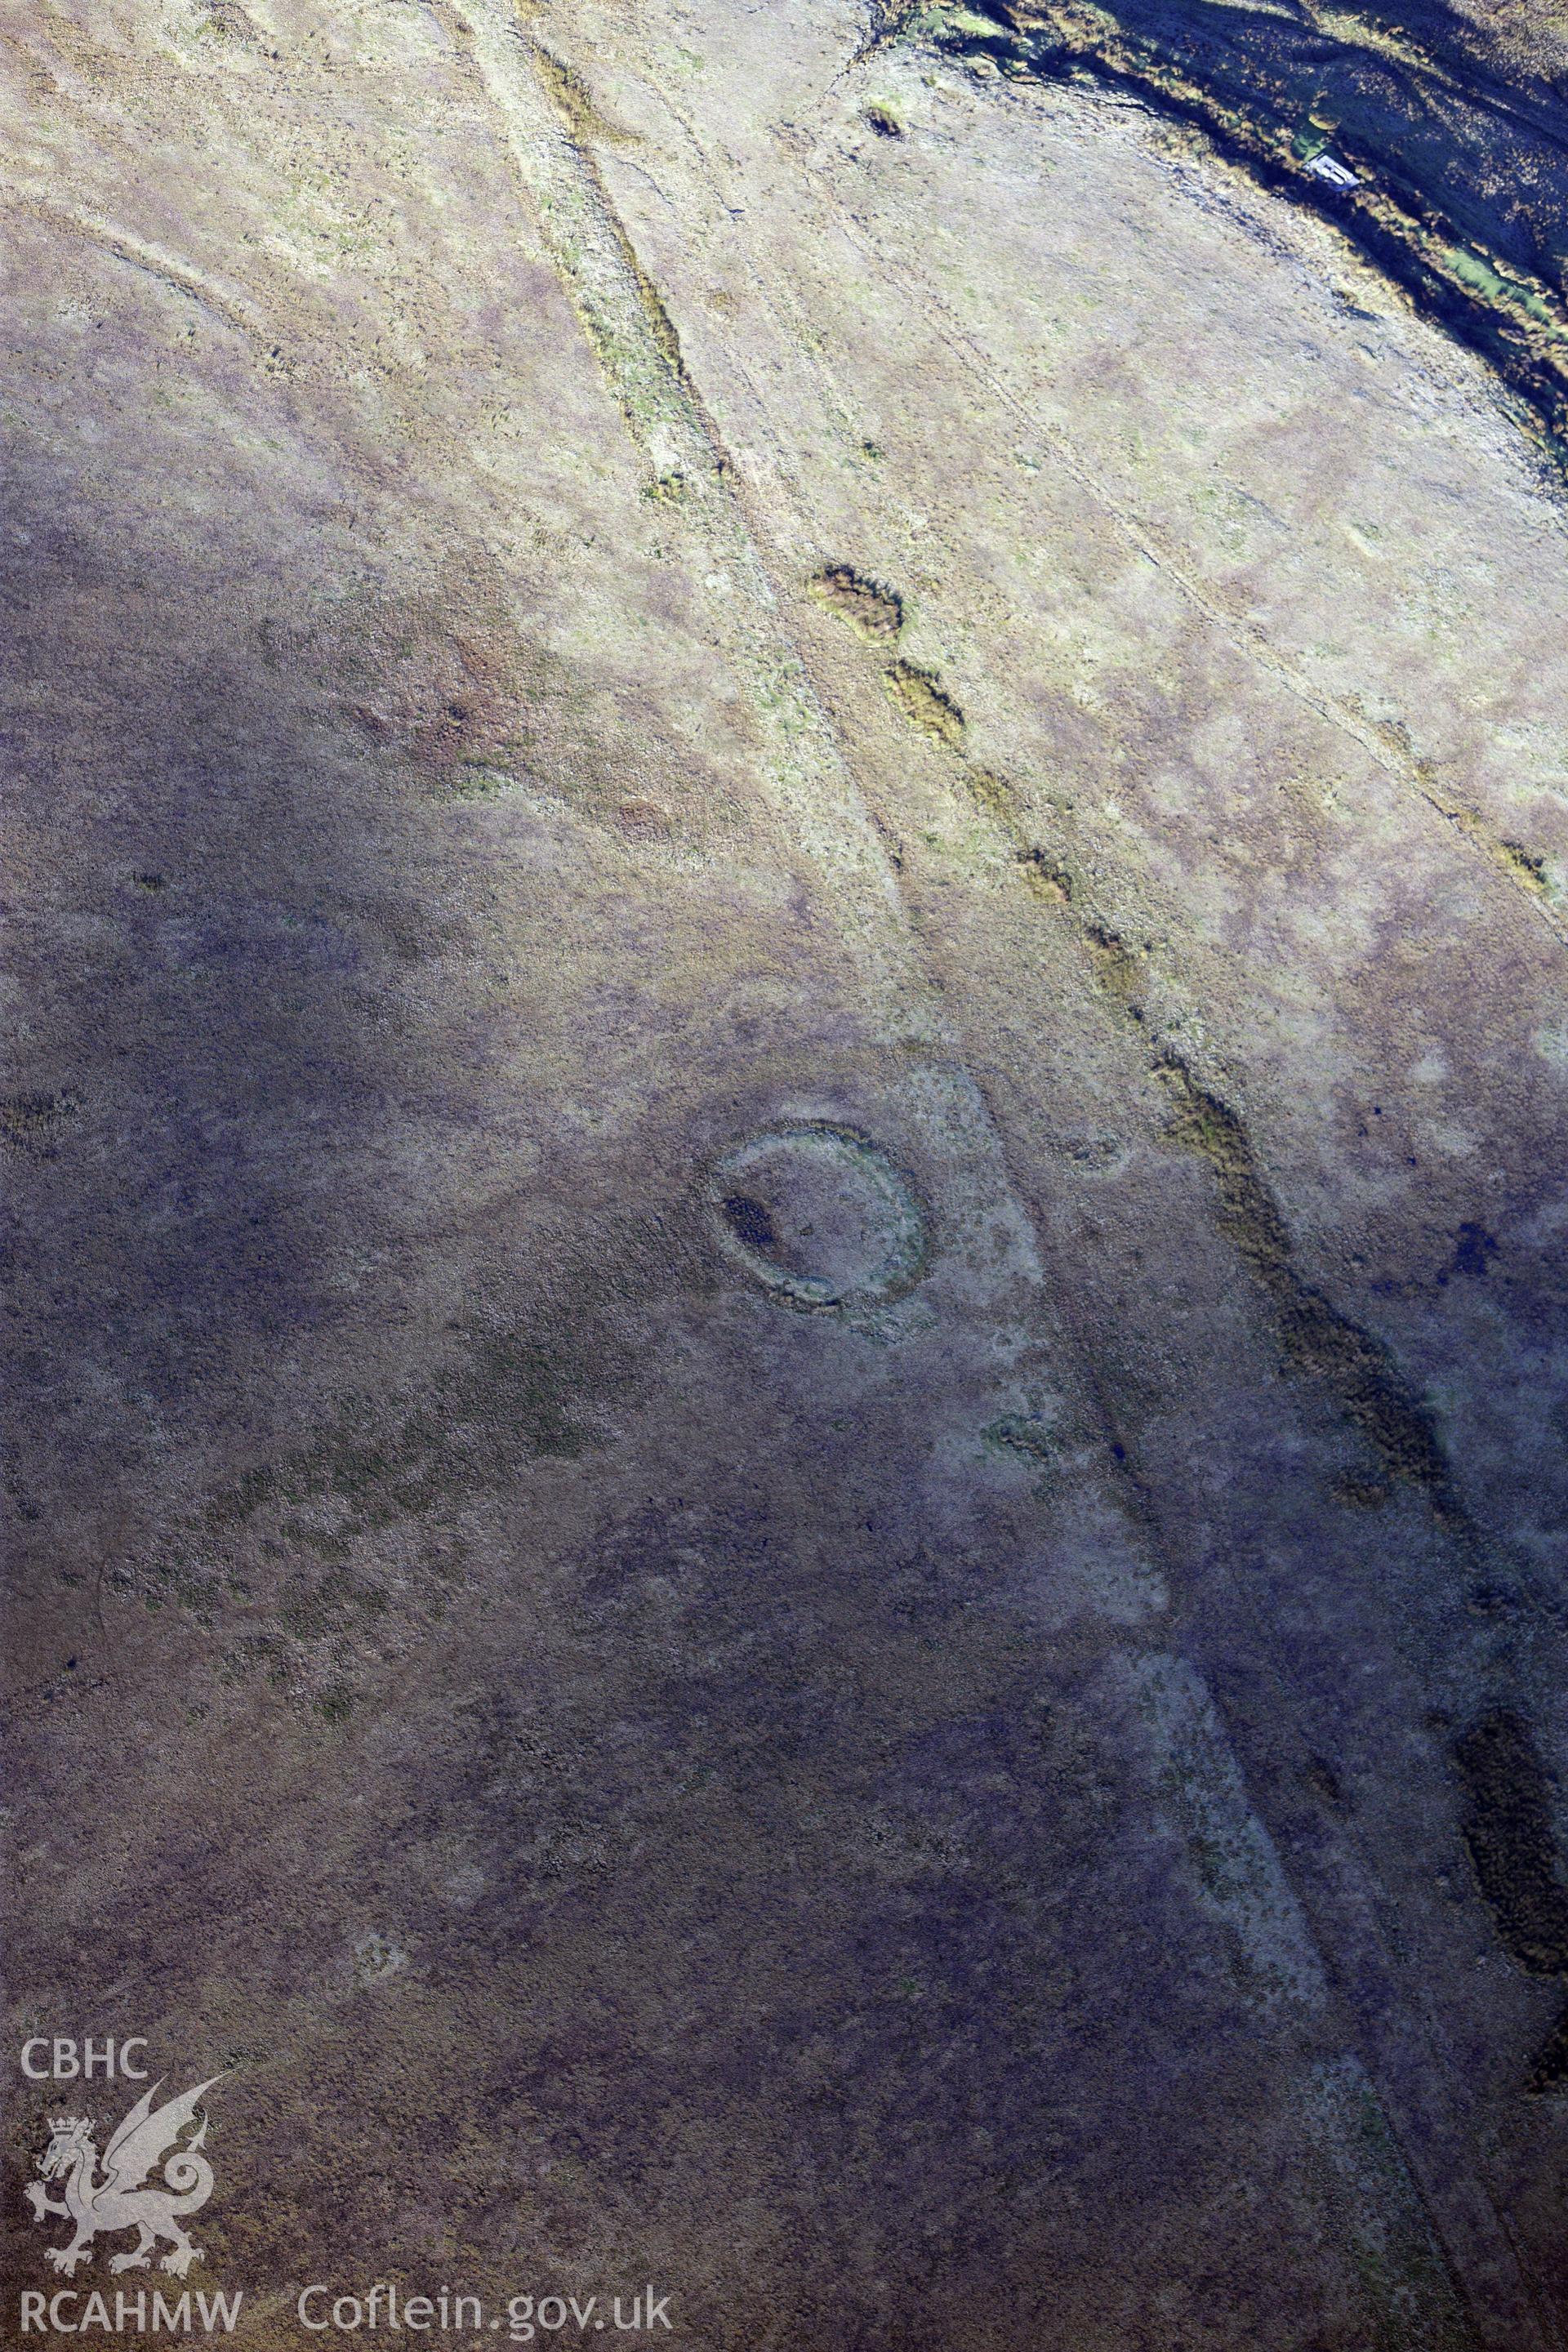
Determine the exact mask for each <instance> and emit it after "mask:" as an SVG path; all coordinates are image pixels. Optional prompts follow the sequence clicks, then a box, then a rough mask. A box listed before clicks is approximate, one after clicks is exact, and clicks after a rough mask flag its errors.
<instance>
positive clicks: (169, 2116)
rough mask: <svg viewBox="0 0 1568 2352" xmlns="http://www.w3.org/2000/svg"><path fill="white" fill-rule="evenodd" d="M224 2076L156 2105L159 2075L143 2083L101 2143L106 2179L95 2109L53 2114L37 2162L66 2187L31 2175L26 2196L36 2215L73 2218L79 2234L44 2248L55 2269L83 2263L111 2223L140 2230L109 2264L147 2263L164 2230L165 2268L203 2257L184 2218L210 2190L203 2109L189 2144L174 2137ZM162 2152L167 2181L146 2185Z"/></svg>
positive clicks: (69, 2271) (126, 2267)
mask: <svg viewBox="0 0 1568 2352" xmlns="http://www.w3.org/2000/svg"><path fill="white" fill-rule="evenodd" d="M222 2080H223V2077H222V2075H221V2074H214V2075H212V2076H211V2077H210V2079H209V2080H208V2081H206V2082H205V2083H198V2084H196V2087H195V2090H194V2091H186V2092H185V2093H184V2095H183V2096H182V2097H180V2098H177V2099H167V2100H165V2101H164V2103H163V2105H162V2106H161V2107H159V2108H158V2109H157V2110H156V2111H154V2110H153V2100H154V2098H156V2096H157V2095H158V2092H159V2090H160V2088H161V2087H162V2086H161V2085H160V2084H157V2083H154V2084H153V2087H152V2089H151V2090H150V2091H143V2093H142V2096H141V2097H140V2098H139V2099H138V2100H137V2102H136V2105H134V2106H133V2107H132V2110H131V2112H130V2114H129V2115H128V2116H125V2117H124V2118H123V2119H122V2120H121V2123H120V2124H119V2125H117V2126H116V2128H115V2131H114V2136H113V2137H112V2138H111V2139H110V2143H109V2146H108V2147H106V2148H105V2149H104V2151H103V2157H102V2159H101V2161H102V2164H103V2174H102V2178H101V2179H100V2177H99V2170H98V2168H99V2163H100V2158H99V2153H98V2149H97V2147H96V2146H95V2145H94V2142H93V2137H92V2118H91V2116H57V2117H55V2118H53V2119H52V2120H51V2122H50V2125H49V2131H50V2135H51V2136H50V2139H49V2144H48V2147H47V2148H46V2150H45V2151H44V2154H43V2155H42V2156H41V2157H40V2158H38V2170H39V2171H40V2173H42V2175H43V2178H44V2180H58V2182H59V2183H60V2186H61V2189H63V2191H64V2194H63V2196H61V2197H50V2196H48V2195H47V2194H46V2192H45V2189H44V2188H43V2185H42V2182H40V2181H37V2180H29V2181H28V2183H27V2188H26V2197H27V2202H28V2203H29V2204H30V2205H31V2207H32V2209H33V2214H34V2218H35V2220H37V2221H42V2220H43V2218H44V2216H45V2214H46V2213H60V2214H64V2215H65V2216H66V2218H67V2219H68V2220H69V2221H74V2222H75V2224H76V2235H75V2237H74V2238H73V2239H72V2240H71V2242H70V2243H69V2245H68V2246H50V2247H49V2248H48V2249H47V2255H48V2260H49V2261H50V2262H51V2263H53V2264H54V2266H55V2268H56V2270H58V2271H63V2272H64V2273H65V2274H66V2276H67V2278H70V2277H71V2276H72V2275H73V2274H74V2273H75V2271H76V2266H77V2264H78V2263H82V2262H90V2261H91V2259H92V2255H91V2252H90V2248H91V2245H92V2242H93V2240H94V2238H96V2237H97V2236H98V2234H99V2232H100V2231H112V2230H135V2231H138V2232H139V2235H138V2237H137V2240H136V2243H135V2244H134V2246H132V2248H131V2250H130V2252H128V2253H123V2254H116V2255H114V2256H113V2257H112V2259H111V2260H110V2265H109V2267H110V2270H111V2271H134V2270H144V2269H145V2268H146V2267H147V2264H148V2262H149V2259H150V2257H151V2255H152V2252H153V2247H154V2245H156V2244H157V2242H158V2241H159V2240H160V2239H161V2238H166V2239H167V2240H168V2242H169V2244H170V2247H171V2249H172V2251H171V2252H169V2253H166V2254H165V2255H164V2256H163V2261H162V2263H160V2265H159V2267H160V2269H162V2270H165V2271H173V2273H174V2276H175V2277H176V2278H184V2275H185V2273H186V2272H187V2271H188V2270H189V2269H190V2266H191V2264H192V2263H199V2262H200V2261H201V2259H202V2250H201V2248H200V2247H199V2246H193V2245H192V2243H191V2242H190V2240H189V2238H188V2237H187V2236H186V2235H185V2232H184V2230H183V2229H182V2228H181V2227H180V2223H181V2220H182V2218H183V2217H184V2215H186V2214H190V2213H196V2212H199V2211H200V2210H201V2208H202V2207H203V2206H204V2205H205V2203H206V2201H207V2199H208V2198H209V2197H210V2196H211V2195H212V2193H213V2168H212V2166H211V2165H210V2164H209V2163H208V2162H207V2160H206V2158H205V2156H202V2155H201V2154H199V2153H198V2151H199V2150H200V2148H201V2146H202V2143H203V2142H204V2140H205V2138H206V2136H207V2122H206V2117H205V2116H203V2117H202V2120H201V2125H200V2127H199V2129H198V2130H197V2131H196V2132H195V2135H194V2136H193V2137H191V2138H190V2139H188V2140H187V2141H186V2142H185V2145H184V2147H178V2146H177V2145H176V2143H177V2141H178V2139H179V2136H180V2134H181V2133H182V2132H183V2131H184V2128H185V2126H186V2125H187V2124H188V2123H189V2122H190V2121H191V2120H192V2118H193V2116H195V2112H196V2102H197V2100H198V2099H199V2098H200V2097H201V2095H202V2094H203V2092H204V2091H210V2090H211V2089H212V2086H213V2084H214V2083H220V2082H221V2081H222ZM171 2150H173V2153H172V2154H171V2153H170V2151H171ZM165 2156H167V2157H168V2162H167V2163H166V2164H164V2166H163V2184H162V2186H154V2187H153V2188H148V2187H147V2186H145V2185H144V2184H145V2183H146V2179H147V2176H148V2174H149V2173H150V2172H151V2171H152V2169H153V2166H154V2165H155V2164H157V2163H159V2162H160V2161H161V2160H162V2158H164V2157H165Z"/></svg>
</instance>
